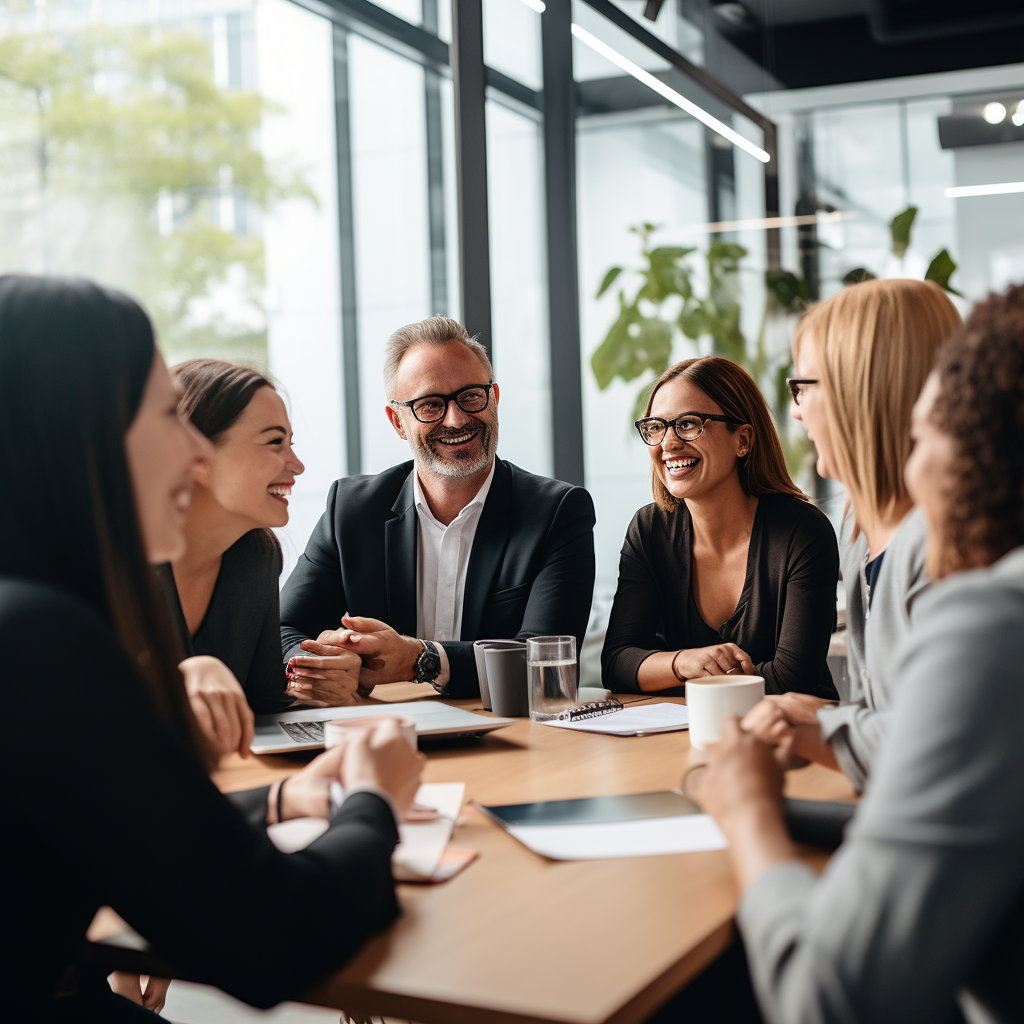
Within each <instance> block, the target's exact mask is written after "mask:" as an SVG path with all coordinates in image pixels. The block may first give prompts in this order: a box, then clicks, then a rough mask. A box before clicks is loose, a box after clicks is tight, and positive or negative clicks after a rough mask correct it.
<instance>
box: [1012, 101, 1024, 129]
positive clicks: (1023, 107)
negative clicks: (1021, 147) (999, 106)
mask: <svg viewBox="0 0 1024 1024" xmlns="http://www.w3.org/2000/svg"><path fill="white" fill-rule="evenodd" d="M1010 120H1011V121H1012V122H1013V123H1014V124H1015V125H1016V126H1017V127H1018V128H1019V127H1020V126H1021V125H1024V100H1021V101H1020V103H1018V104H1017V109H1016V110H1015V111H1014V112H1013V117H1011V118H1010Z"/></svg>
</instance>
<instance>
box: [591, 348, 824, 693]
mask: <svg viewBox="0 0 1024 1024" xmlns="http://www.w3.org/2000/svg"><path fill="white" fill-rule="evenodd" d="M636 426H637V430H638V431H639V432H640V436H641V438H643V440H644V442H645V443H646V444H647V445H648V446H649V448H648V450H649V452H650V455H651V460H652V478H653V486H654V497H655V502H654V504H652V505H648V506H646V507H645V508H642V509H641V510H640V511H639V512H638V513H637V514H636V516H635V517H634V519H633V522H632V523H631V524H630V527H629V530H628V532H627V534H626V540H625V544H624V545H623V548H622V555H621V559H620V562H619V582H618V587H617V589H616V592H615V602H614V604H613V606H612V612H611V619H610V621H609V624H608V633H607V637H606V639H605V644H604V650H603V652H602V656H601V662H602V670H603V677H604V683H605V686H607V687H608V688H609V689H611V690H614V691H616V692H620V693H623V692H626V693H641V692H644V693H647V692H661V693H666V694H673V693H674V694H678V695H680V696H682V694H683V684H684V683H685V681H686V680H687V679H693V678H697V677H700V676H710V675H720V674H726V673H730V672H734V673H735V672H740V673H747V674H757V675H761V676H764V680H765V691H766V692H767V693H784V692H787V691H790V690H796V691H801V692H804V693H812V694H815V695H816V696H819V697H825V698H826V699H835V698H836V690H835V686H834V685H833V682H832V676H831V674H830V673H829V670H828V667H827V665H826V657H827V655H828V644H829V637H830V634H831V632H832V628H833V626H834V623H835V606H836V583H837V581H838V577H839V550H838V545H837V543H836V536H835V531H834V530H833V529H832V526H831V524H830V523H829V521H828V519H827V518H826V516H825V515H824V514H823V513H822V512H821V511H819V510H818V509H817V508H815V507H814V506H813V505H811V504H810V503H809V502H808V501H807V499H806V496H805V495H804V494H802V493H801V492H800V491H799V490H798V489H797V487H796V485H795V484H794V483H793V481H792V480H791V479H790V476H789V473H788V472H787V470H786V464H785V460H784V458H783V455H782V446H781V445H780V443H779V438H778V435H777V434H776V432H775V427H774V425H773V424H772V421H771V416H770V414H769V412H768V407H767V405H766V404H765V401H764V398H763V397H762V396H761V393H760V391H759V390H758V388H757V385H756V384H755V383H754V380H753V379H752V378H751V376H750V375H749V374H748V373H747V372H746V371H745V370H744V369H742V368H741V367H739V366H737V365H736V364H735V363H733V362H730V361H729V360H728V359H722V358H719V357H706V358H703V359H687V360H684V361H683V362H681V363H677V364H676V365H675V366H673V367H670V368H669V369H668V370H666V371H665V373H663V374H662V375H661V377H659V378H658V380H656V381H655V382H654V385H653V387H652V389H651V397H650V398H649V399H648V402H647V413H646V415H645V416H644V418H642V419H640V420H637V423H636Z"/></svg>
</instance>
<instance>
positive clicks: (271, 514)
mask: <svg viewBox="0 0 1024 1024" xmlns="http://www.w3.org/2000/svg"><path fill="white" fill-rule="evenodd" d="M173 372H174V376H175V379H176V381H177V383H178V386H179V387H180V389H181V411H182V413H183V414H184V415H186V416H188V418H189V419H190V420H191V422H192V424H193V425H194V426H195V427H196V428H197V429H198V430H199V431H200V432H201V433H202V434H204V435H205V436H206V437H207V438H209V440H210V441H211V442H212V443H211V445H210V447H209V448H208V450H207V452H206V454H205V455H204V456H203V458H201V459H200V460H199V462H198V464H197V465H196V467H195V469H194V470H193V477H194V482H195V488H194V490H193V495H192V503H191V505H190V507H189V509H188V514H187V517H186V520H185V533H186V537H187V540H188V544H187V549H186V553H185V554H184V555H182V556H181V557H179V558H175V559H173V560H172V561H171V562H170V563H168V564H167V565H164V566H162V567H161V568H160V575H161V578H162V580H163V582H164V585H165V587H166V589H167V593H168V596H169V598H170V599H171V604H172V608H173V609H174V611H175V613H176V617H177V621H178V626H179V631H180V633H181V638H182V642H183V644H184V645H185V648H186V650H187V651H188V652H189V653H190V654H195V655H206V656H210V657H213V658H217V659H219V660H220V661H221V662H223V663H224V664H225V665H227V667H228V668H229V669H230V670H231V671H232V672H233V673H234V675H235V677H236V678H237V680H238V681H239V683H240V684H241V686H242V688H243V690H244V692H245V698H246V700H247V701H248V704H249V706H250V707H251V708H252V710H253V711H255V712H257V713H266V712H271V711H275V710H280V709H281V708H282V707H286V706H287V705H288V704H290V703H291V701H292V698H291V697H289V696H288V695H287V694H286V692H285V690H286V680H285V666H284V661H283V658H282V654H281V641H280V602H279V598H278V577H279V576H280V574H281V551H280V548H279V546H278V543H277V540H276V538H275V537H274V535H273V533H272V532H271V527H277V526H284V525H286V524H287V522H288V496H289V495H290V494H291V490H292V486H293V485H294V483H295V477H296V476H298V475H299V474H300V473H302V472H303V470H304V468H305V467H304V466H303V464H302V463H301V462H300V461H299V459H298V457H297V456H296V455H295V452H294V451H293V449H292V428H291V422H290V420H289V418H288V410H287V409H286V408H285V404H284V402H283V400H282V399H281V396H280V395H279V394H278V393H277V391H276V389H275V387H274V383H273V381H272V380H271V379H270V378H269V377H267V376H265V375H264V374H262V373H260V372H259V371H257V370H253V369H251V368H249V367H247V366H237V365H235V364H233V363H228V362H223V361H221V360H217V359H192V360H189V361H188V362H186V363H181V364H179V365H178V366H176V367H174V371H173ZM336 660H339V661H341V662H343V664H341V665H339V666H336V669H337V670H338V671H339V672H340V673H341V676H342V677H343V678H342V681H341V682H342V684H343V685H344V683H345V682H346V681H347V680H348V678H349V676H350V675H352V682H351V689H352V690H354V689H355V685H356V684H355V678H354V674H352V673H350V671H349V670H350V668H351V665H350V664H349V663H350V662H352V663H353V664H354V665H355V670H356V671H358V659H357V658H355V657H354V656H353V655H349V654H345V653H341V652H339V658H338V659H336ZM211 700H212V701H217V700H219V697H218V696H217V695H211Z"/></svg>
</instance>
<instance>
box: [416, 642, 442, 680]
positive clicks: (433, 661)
mask: <svg viewBox="0 0 1024 1024" xmlns="http://www.w3.org/2000/svg"><path fill="white" fill-rule="evenodd" d="M440 674H441V658H440V655H438V654H437V653H436V652H435V651H434V649H433V648H432V647H428V646H424V648H423V651H422V653H421V654H420V656H419V658H417V659H416V678H417V679H418V680H419V681H420V682H423V683H429V682H430V681H431V680H433V679H436V678H437V677H438V676H439V675H440Z"/></svg>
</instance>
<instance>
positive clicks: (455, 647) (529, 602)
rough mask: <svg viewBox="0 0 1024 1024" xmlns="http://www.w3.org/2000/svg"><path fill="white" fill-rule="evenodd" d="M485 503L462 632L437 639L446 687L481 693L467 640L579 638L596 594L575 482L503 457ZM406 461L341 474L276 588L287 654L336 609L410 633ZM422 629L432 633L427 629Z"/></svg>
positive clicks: (331, 620) (590, 523)
mask: <svg viewBox="0 0 1024 1024" xmlns="http://www.w3.org/2000/svg"><path fill="white" fill-rule="evenodd" d="M495 462H496V465H495V470H494V479H493V480H492V482H491V489H490V491H489V492H488V494H487V500H486V501H485V502H484V507H483V511H482V512H481V513H480V522H479V524H478V526H477V531H476V536H475V538H474V539H473V551H472V554H471V555H470V558H469V568H468V571H467V575H466V590H465V595H464V598H463V611H462V632H461V635H462V639H461V640H455V641H445V642H443V643H442V644H441V646H443V647H444V649H445V652H446V653H447V655H448V662H449V665H450V668H451V678H450V680H449V684H448V687H447V689H446V690H445V692H446V693H447V694H450V695H451V696H453V697H460V696H462V697H464V696H472V695H474V694H476V693H479V683H478V681H477V675H476V661H475V659H474V657H473V641H474V640H492V639H510V638H513V637H515V638H518V639H525V638H526V637H529V636H550V635H560V636H569V635H571V636H575V637H576V644H577V651H578V650H579V647H580V645H582V643H583V636H584V634H585V632H586V629H587V621H588V619H589V617H590V603H591V600H592V598H593V595H594V522H595V517H594V502H593V499H592V498H591V497H590V494H589V492H588V491H586V490H584V488H582V487H574V486H572V485H571V484H566V483H562V482H561V481H560V480H551V479H549V478H548V477H542V476H535V475H534V474H533V473H527V472H526V471H525V470H522V469H520V468H519V467H518V466H513V465H512V463H510V462H504V461H502V460H501V459H496V460H495ZM413 472H414V470H413V463H412V462H405V463H403V464H402V465H400V466H395V467H393V468H392V469H388V470H385V471H384V472H383V473H378V474H377V475H375V476H350V477H345V478H343V479H341V480H336V481H335V482H334V483H333V484H332V485H331V490H330V492H329V494H328V496H327V510H326V512H324V514H323V515H322V516H321V517H320V522H319V523H318V524H317V526H316V529H315V530H314V531H313V533H312V535H311V536H310V538H309V543H308V544H307V545H306V550H305V552H304V553H303V554H302V555H301V556H300V557H299V561H298V564H297V565H296V566H295V569H294V570H293V572H292V574H291V576H290V577H289V578H288V582H287V583H286V584H285V586H284V590H283V591H282V592H281V641H282V647H283V649H284V651H285V658H288V657H289V656H291V655H292V654H293V653H301V652H295V651H294V648H295V647H296V646H297V645H298V644H299V643H300V642H301V641H302V640H305V639H306V638H309V637H311V638H314V639H315V638H316V637H317V636H318V635H319V634H320V633H321V632H322V631H323V630H325V629H339V628H341V616H342V615H343V614H344V613H345V612H348V613H350V614H351V615H365V616H368V617H370V618H374V619H381V620H382V621H384V622H386V623H388V625H390V626H392V627H393V628H394V629H396V630H397V631H398V632H399V633H403V634H405V635H407V636H415V635H416V545H417V538H418V534H419V531H418V528H417V518H416V505H415V500H414V497H413V494H414V492H413ZM426 639H428V640H429V639H431V638H430V637H427V638H426Z"/></svg>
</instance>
